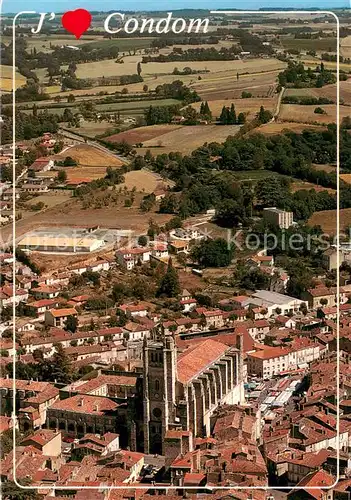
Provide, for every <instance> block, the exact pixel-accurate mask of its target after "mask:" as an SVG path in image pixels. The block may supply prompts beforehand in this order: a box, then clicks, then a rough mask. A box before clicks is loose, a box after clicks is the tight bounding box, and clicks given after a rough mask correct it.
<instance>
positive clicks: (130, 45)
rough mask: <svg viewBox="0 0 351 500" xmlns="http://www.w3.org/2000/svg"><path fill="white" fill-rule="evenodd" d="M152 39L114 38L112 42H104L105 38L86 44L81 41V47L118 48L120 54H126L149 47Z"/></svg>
mask: <svg viewBox="0 0 351 500" xmlns="http://www.w3.org/2000/svg"><path fill="white" fill-rule="evenodd" d="M153 40H154V38H152V37H145V38H143V37H136V38H114V39H113V40H106V38H102V39H101V38H100V39H96V40H93V41H91V42H87V41H84V40H83V43H82V45H83V46H84V47H89V48H91V47H93V48H94V49H101V48H104V49H106V48H109V47H118V49H119V51H120V52H126V51H128V50H133V49H136V50H140V49H145V48H148V47H150V46H151V44H152V41H153Z"/></svg>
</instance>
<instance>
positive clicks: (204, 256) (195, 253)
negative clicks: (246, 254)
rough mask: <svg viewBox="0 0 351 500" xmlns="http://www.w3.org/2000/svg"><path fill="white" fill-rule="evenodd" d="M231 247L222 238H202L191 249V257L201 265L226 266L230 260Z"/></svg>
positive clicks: (231, 256)
mask: <svg viewBox="0 0 351 500" xmlns="http://www.w3.org/2000/svg"><path fill="white" fill-rule="evenodd" d="M233 255H234V253H233V248H232V247H231V246H230V245H229V244H228V242H227V241H226V240H224V239H222V238H217V239H214V240H210V239H206V240H202V241H201V242H200V243H198V244H197V245H196V246H195V247H193V249H192V251H191V257H192V259H193V260H194V261H196V262H197V263H198V264H199V265H200V266H201V267H226V266H229V264H230V263H231V261H232V258H233Z"/></svg>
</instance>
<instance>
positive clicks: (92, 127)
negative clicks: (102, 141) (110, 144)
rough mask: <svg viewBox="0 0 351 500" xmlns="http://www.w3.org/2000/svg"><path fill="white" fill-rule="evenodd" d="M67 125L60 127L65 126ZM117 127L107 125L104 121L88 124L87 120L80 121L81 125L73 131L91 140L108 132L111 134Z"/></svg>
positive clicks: (111, 124)
mask: <svg viewBox="0 0 351 500" xmlns="http://www.w3.org/2000/svg"><path fill="white" fill-rule="evenodd" d="M66 125H67V124H65V125H63V124H62V126H66ZM117 126H118V125H117V124H115V123H108V122H106V121H103V122H93V121H92V122H89V121H87V120H81V124H80V126H79V127H78V128H75V129H74V131H75V132H78V134H83V135H87V136H88V137H91V138H92V139H93V138H95V137H96V136H99V135H101V134H105V133H107V132H110V133H111V134H112V133H113V132H114V130H115V129H116V127H117Z"/></svg>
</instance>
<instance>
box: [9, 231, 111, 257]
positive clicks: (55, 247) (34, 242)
mask: <svg viewBox="0 0 351 500" xmlns="http://www.w3.org/2000/svg"><path fill="white" fill-rule="evenodd" d="M104 243H105V242H104V240H101V239H97V238H92V237H87V236H84V237H82V236H64V235H59V234H58V235H41V234H33V235H28V236H25V237H24V238H23V239H22V240H21V241H20V242H19V243H18V248H20V249H21V250H27V251H36V252H51V253H61V252H62V253H90V252H94V251H95V250H98V249H99V248H101V247H102V246H103V245H104Z"/></svg>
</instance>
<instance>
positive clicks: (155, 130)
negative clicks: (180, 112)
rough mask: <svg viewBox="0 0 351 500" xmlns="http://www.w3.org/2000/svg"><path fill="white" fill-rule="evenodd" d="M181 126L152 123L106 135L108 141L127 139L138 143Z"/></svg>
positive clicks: (129, 141)
mask: <svg viewBox="0 0 351 500" xmlns="http://www.w3.org/2000/svg"><path fill="white" fill-rule="evenodd" d="M179 128H181V127H180V126H179V125H151V126H149V127H138V128H134V129H131V130H126V131H125V132H120V133H119V134H114V135H110V136H109V137H106V138H105V140H106V141H110V142H121V141H125V142H128V144H131V145H133V144H137V143H138V142H142V143H143V142H144V141H149V140H150V139H154V138H155V137H161V136H162V135H164V134H167V133H168V132H173V131H174V130H177V129H179Z"/></svg>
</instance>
